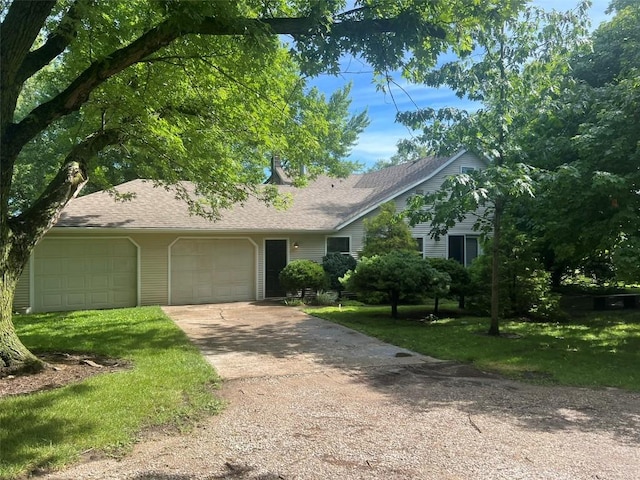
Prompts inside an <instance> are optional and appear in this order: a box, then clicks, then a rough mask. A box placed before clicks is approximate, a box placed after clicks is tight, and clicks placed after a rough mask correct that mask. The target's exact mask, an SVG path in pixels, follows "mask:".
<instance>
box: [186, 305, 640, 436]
mask: <svg viewBox="0 0 640 480" xmlns="http://www.w3.org/2000/svg"><path fill="white" fill-rule="evenodd" d="M189 308H194V307H189ZM202 308H206V307H202ZM209 311H210V314H209V315H208V316H207V315H202V316H201V317H198V318H197V319H194V318H195V317H194V318H192V320H190V322H191V328H190V329H191V330H192V331H193V332H195V333H194V334H193V336H192V341H193V342H194V343H195V344H196V345H197V346H198V347H199V348H200V349H201V350H202V351H203V352H204V353H211V354H217V355H219V354H224V353H236V352H237V353H248V354H250V355H254V354H258V355H265V356H268V357H272V358H275V359H282V358H287V357H294V356H299V355H304V356H305V358H307V359H308V358H312V359H313V362H314V363H316V364H321V365H325V366H327V367H335V368H340V369H344V370H348V371H350V372H352V371H354V370H357V371H358V373H357V374H354V375H353V376H352V378H353V381H354V382H359V383H365V384H366V385H368V386H370V387H372V388H374V389H376V390H378V391H380V392H382V393H384V394H386V395H388V396H389V397H390V398H392V399H394V401H396V402H400V403H403V404H406V405H408V406H410V407H411V408H414V409H417V410H420V411H424V410H426V411H429V410H437V409H439V408H442V407H443V406H451V405H452V404H454V405H455V407H456V408H458V409H459V410H461V411H463V412H465V413H467V414H469V415H491V416H495V417H498V418H501V419H502V418H508V419H511V420H513V421H515V423H517V424H518V425H520V426H521V427H523V428H527V429H532V430H537V431H545V432H563V431H571V430H576V431H582V432H595V433H604V434H613V435H615V436H616V438H617V439H618V441H620V442H623V443H632V444H638V443H640V393H637V392H629V391H624V390H618V389H589V388H577V387H559V386H548V385H530V384H525V383H521V382H517V381H513V380H508V379H504V378H501V377H499V376H497V375H492V374H487V373H484V372H481V371H480V370H478V369H476V368H474V367H472V366H470V365H464V364H460V363H456V362H446V363H443V364H440V365H437V364H427V363H421V362H418V360H417V358H416V362H414V364H411V365H399V364H398V362H394V358H396V359H397V356H398V353H399V352H401V351H403V349H401V348H399V347H393V346H391V345H388V344H382V343H381V342H378V341H376V340H373V339H371V338H370V337H367V336H365V335H362V334H360V333H357V332H355V331H354V330H350V329H347V328H344V327H342V326H339V325H337V324H334V323H331V322H327V321H324V320H321V319H319V318H315V317H306V318H300V314H299V312H297V311H296V310H294V309H290V308H289V307H281V308H280V309H279V310H278V309H276V308H275V307H274V306H273V305H266V304H260V303H257V304H255V305H253V306H252V307H251V308H245V309H243V310H242V311H241V313H238V312H236V313H234V312H233V310H232V309H231V310H225V309H224V307H215V306H212V307H211V308H210V310H209ZM286 317H292V318H293V317H295V318H296V319H295V320H294V321H291V319H288V318H286ZM401 324H402V322H394V321H390V323H389V325H390V326H391V327H393V326H395V327H396V328H400V326H401ZM425 328H427V327H425ZM408 335H413V333H409V334H408ZM468 337H469V338H470V339H471V340H470V341H472V342H483V341H501V342H511V343H509V344H507V343H505V344H504V345H510V347H509V348H512V349H513V351H511V352H508V353H507V355H508V356H510V357H512V358H515V357H517V355H518V352H517V351H518V349H521V348H523V347H521V346H519V344H518V343H514V342H517V340H510V339H492V338H485V339H483V338H482V336H480V335H474V334H473V333H471V334H469V335H468ZM548 337H549V338H547V339H546V340H545V338H546V337H545V336H542V337H541V338H540V339H539V341H540V342H541V343H545V342H546V343H549V344H551V343H553V342H552V340H553V338H552V335H549V336H548ZM555 340H556V341H557V342H560V343H559V344H562V343H563V342H564V340H562V339H555ZM481 345H482V344H480V346H481ZM565 346H566V344H565ZM476 347H477V345H476ZM563 348H564V347H563ZM584 348H585V349H586V345H585V346H584ZM590 354H595V352H594V351H591V352H588V351H587V352H586V355H590ZM598 355H604V356H603V357H602V358H606V352H599V353H598ZM612 355H613V354H612ZM565 357H566V358H567V361H574V359H577V357H571V356H570V354H569V356H566V355H565ZM268 368H270V367H269V365H268V364H266V365H265V372H264V374H266V375H268V374H269V373H270V372H269V370H268ZM221 373H222V375H223V376H224V372H221ZM536 374H539V373H538V372H536V371H535V370H534V371H532V372H531V375H534V376H535V375H536ZM539 380H540V379H539ZM541 380H544V379H541Z"/></svg>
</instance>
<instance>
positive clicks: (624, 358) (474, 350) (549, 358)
mask: <svg viewBox="0 0 640 480" xmlns="http://www.w3.org/2000/svg"><path fill="white" fill-rule="evenodd" d="M306 311H307V313H310V314H312V315H315V316H318V317H321V318H324V319H327V320H331V321H334V322H336V323H339V324H341V325H345V326H347V327H349V328H353V329H354V330H358V331H360V332H363V333H365V334H367V335H371V336H374V337H376V338H379V339H381V340H383V341H385V342H389V343H392V344H394V345H398V346H399V347H403V348H407V349H409V350H412V351H414V352H418V353H421V354H423V355H430V356H433V357H436V358H441V359H446V360H454V361H459V362H465V363H471V364H473V365H474V366H476V367H477V368H479V369H480V370H484V371H493V372H496V373H499V374H502V375H506V376H508V377H511V378H515V379H518V380H522V381H526V382H534V383H545V384H555V385H573V386H580V387H590V388H598V387H616V388H625V389H629V390H633V391H640V374H639V373H638V368H637V365H638V364H639V362H640V313H638V311H626V312H605V313H595V312H591V313H590V314H589V315H588V316H587V317H586V318H581V319H575V320H571V321H569V322H567V323H562V324H558V323H532V322H514V321H505V322H504V325H503V327H504V329H505V330H506V331H508V332H509V333H511V334H515V335H514V336H516V338H504V337H497V338H496V337H491V336H488V335H482V334H481V333H482V331H483V329H484V324H485V322H486V320H484V319H478V318H473V317H462V318H458V319H442V318H441V319H439V320H438V321H437V322H428V323H423V322H417V321H416V320H417V319H419V318H423V317H424V311H425V306H420V307H402V309H401V312H400V315H399V317H400V318H401V319H395V320H390V319H389V318H388V315H387V312H386V309H385V308H383V307H356V306H352V307H345V306H343V308H342V309H341V310H340V309H338V308H336V307H326V308H321V309H320V308H318V309H307V310H306Z"/></svg>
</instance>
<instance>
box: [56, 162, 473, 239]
mask: <svg viewBox="0 0 640 480" xmlns="http://www.w3.org/2000/svg"><path fill="white" fill-rule="evenodd" d="M462 153H464V152H459V153H457V154H456V155H454V156H453V157H446V158H444V157H429V158H424V159H422V160H417V161H415V162H409V163H403V164H401V165H396V166H392V167H388V168H385V169H382V170H378V171H375V172H371V173H363V174H354V175H350V176H349V177H347V178H344V179H339V178H333V177H326V176H322V177H319V178H318V179H316V180H315V181H313V182H311V183H310V184H309V185H308V186H306V187H304V188H296V187H294V186H292V185H280V186H279V187H278V189H279V191H280V192H282V193H286V194H290V195H291V198H292V202H291V205H290V207H289V208H288V209H286V210H278V209H276V208H275V207H273V206H269V205H266V204H265V203H263V202H261V201H259V200H257V199H255V198H250V199H249V200H247V201H246V202H245V203H244V204H242V205H236V206H234V207H233V208H231V209H228V210H224V211H223V212H222V215H221V219H219V220H217V221H215V222H213V221H211V220H208V219H205V218H202V217H199V216H195V215H191V214H190V213H189V210H188V207H187V204H186V203H185V202H184V201H183V200H180V199H178V198H176V195H175V192H173V191H170V190H167V189H165V188H162V187H157V186H155V185H154V183H153V182H151V181H146V180H133V181H130V182H127V183H123V184H122V185H119V186H117V187H116V190H117V191H118V192H120V193H129V192H131V193H134V194H135V197H134V198H133V199H132V200H128V201H115V200H114V199H113V197H112V196H111V195H109V194H108V193H107V192H96V193H92V194H89V195H86V196H83V197H79V198H76V199H74V200H72V201H71V202H69V204H68V205H67V207H66V208H65V210H64V211H63V212H62V215H61V217H60V220H59V221H58V223H57V224H56V228H73V227H76V228H78V227H85V228H100V229H102V228H117V229H132V230H139V229H140V230H183V231H185V230H186V231H189V230H191V231H219V232H276V231H278V232H285V231H295V232H301V231H308V232H331V231H335V230H338V229H339V228H342V227H344V226H346V225H348V224H349V223H351V222H353V221H354V220H356V219H358V218H360V217H361V216H362V215H364V214H365V213H367V212H369V211H371V210H373V209H375V208H376V207H377V206H378V205H379V204H380V203H383V202H385V201H387V200H390V199H392V198H394V197H396V196H398V195H400V194H402V193H404V192H406V191H409V190H410V189H411V188H415V186H417V185H419V184H420V183H422V182H424V181H426V180H428V179H429V178H431V176H433V175H434V174H435V173H437V172H438V171H439V170H440V169H442V168H444V167H445V166H446V165H448V164H449V163H451V162H452V161H454V160H455V159H456V158H459V157H460V156H461V155H462Z"/></svg>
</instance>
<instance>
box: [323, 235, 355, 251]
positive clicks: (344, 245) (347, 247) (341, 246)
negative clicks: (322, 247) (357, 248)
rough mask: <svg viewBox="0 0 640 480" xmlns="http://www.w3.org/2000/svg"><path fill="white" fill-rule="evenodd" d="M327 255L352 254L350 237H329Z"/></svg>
mask: <svg viewBox="0 0 640 480" xmlns="http://www.w3.org/2000/svg"><path fill="white" fill-rule="evenodd" d="M327 253H342V254H344V255H348V254H349V253H351V239H350V238H349V237H327Z"/></svg>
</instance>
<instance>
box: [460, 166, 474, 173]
mask: <svg viewBox="0 0 640 480" xmlns="http://www.w3.org/2000/svg"><path fill="white" fill-rule="evenodd" d="M477 170H478V169H477V168H476V167H460V173H466V174H469V173H473V172H476V171H477Z"/></svg>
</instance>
